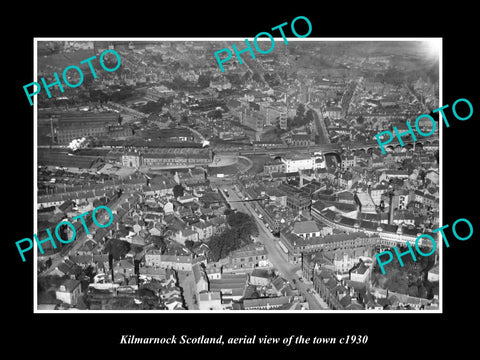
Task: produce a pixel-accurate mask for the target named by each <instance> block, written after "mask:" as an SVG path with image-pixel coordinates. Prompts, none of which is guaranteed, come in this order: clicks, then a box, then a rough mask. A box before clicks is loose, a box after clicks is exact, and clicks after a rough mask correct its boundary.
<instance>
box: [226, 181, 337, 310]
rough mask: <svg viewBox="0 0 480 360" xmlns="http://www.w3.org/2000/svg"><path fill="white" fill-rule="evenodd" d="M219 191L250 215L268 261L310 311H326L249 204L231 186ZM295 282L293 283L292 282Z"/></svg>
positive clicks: (233, 206)
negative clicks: (306, 303) (226, 194)
mask: <svg viewBox="0 0 480 360" xmlns="http://www.w3.org/2000/svg"><path fill="white" fill-rule="evenodd" d="M220 186H221V187H220V188H221V189H222V190H223V189H227V190H228V193H229V195H230V196H229V197H227V198H226V199H227V201H228V202H229V204H230V206H231V207H232V209H236V210H237V211H240V212H243V213H246V214H249V215H251V216H252V217H253V218H254V219H255V221H256V222H257V225H258V232H259V235H258V237H257V239H258V240H259V241H260V242H261V243H262V244H263V245H264V246H265V249H266V250H267V252H268V259H269V261H270V263H271V264H272V265H273V267H274V268H276V269H277V270H278V271H279V272H280V274H281V276H282V277H283V278H285V279H286V280H287V281H288V282H289V283H290V284H293V285H294V286H295V287H297V289H298V290H299V293H300V294H301V295H302V296H303V297H304V299H306V300H307V302H308V305H309V308H310V309H311V310H328V306H327V305H326V304H325V303H324V302H323V301H319V299H318V297H315V296H313V295H312V294H310V292H307V289H309V288H311V287H312V286H311V285H307V284H306V283H304V282H303V281H300V280H299V277H298V275H297V274H296V272H297V271H298V270H300V268H301V267H300V265H293V264H291V263H290V262H289V261H288V258H287V254H285V252H284V251H283V250H282V249H281V248H280V246H279V245H278V244H277V242H278V241H279V240H278V239H277V238H276V237H275V236H273V234H272V233H271V232H270V231H269V230H268V229H267V227H266V226H265V224H264V223H263V221H262V220H261V219H259V218H258V215H257V214H256V212H255V211H254V210H253V208H252V207H251V206H250V204H249V202H240V201H239V200H243V199H240V197H239V196H238V194H237V192H236V191H235V189H234V188H233V186H232V185H223V184H222V185H220ZM293 280H295V283H294V282H293Z"/></svg>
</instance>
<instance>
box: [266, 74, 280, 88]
mask: <svg viewBox="0 0 480 360" xmlns="http://www.w3.org/2000/svg"><path fill="white" fill-rule="evenodd" d="M263 77H264V78H265V81H266V82H267V83H268V85H270V86H271V87H273V86H278V85H280V84H281V83H282V79H281V78H280V76H279V75H278V74H277V73H265V74H264V75H263Z"/></svg>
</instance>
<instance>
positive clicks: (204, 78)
mask: <svg viewBox="0 0 480 360" xmlns="http://www.w3.org/2000/svg"><path fill="white" fill-rule="evenodd" d="M211 81H212V75H211V74H210V73H206V74H200V75H199V76H198V79H197V85H198V86H199V87H200V88H202V89H204V88H207V87H209V86H210V82H211Z"/></svg>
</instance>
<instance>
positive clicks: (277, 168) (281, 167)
mask: <svg viewBox="0 0 480 360" xmlns="http://www.w3.org/2000/svg"><path fill="white" fill-rule="evenodd" d="M285 171H286V165H285V163H284V162H283V161H280V160H276V161H268V162H266V163H265V164H264V165H263V172H264V173H267V174H271V173H283V172H285Z"/></svg>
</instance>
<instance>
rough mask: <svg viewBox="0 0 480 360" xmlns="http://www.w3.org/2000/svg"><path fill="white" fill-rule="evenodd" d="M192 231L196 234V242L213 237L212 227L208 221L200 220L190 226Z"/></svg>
mask: <svg viewBox="0 0 480 360" xmlns="http://www.w3.org/2000/svg"><path fill="white" fill-rule="evenodd" d="M192 231H195V232H196V233H197V234H198V240H199V241H203V240H207V239H210V238H211V237H212V236H213V225H212V223H210V222H209V221H204V220H201V221H199V222H196V223H194V224H192Z"/></svg>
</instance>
